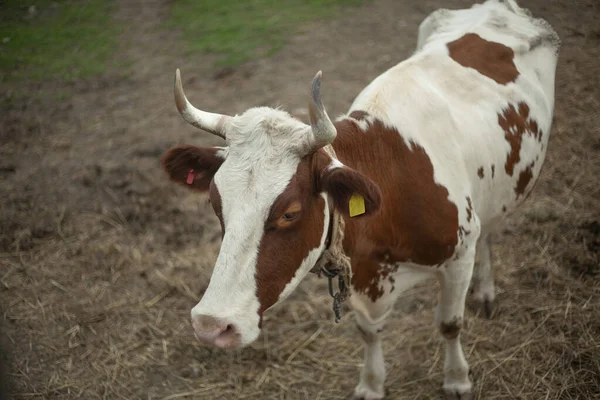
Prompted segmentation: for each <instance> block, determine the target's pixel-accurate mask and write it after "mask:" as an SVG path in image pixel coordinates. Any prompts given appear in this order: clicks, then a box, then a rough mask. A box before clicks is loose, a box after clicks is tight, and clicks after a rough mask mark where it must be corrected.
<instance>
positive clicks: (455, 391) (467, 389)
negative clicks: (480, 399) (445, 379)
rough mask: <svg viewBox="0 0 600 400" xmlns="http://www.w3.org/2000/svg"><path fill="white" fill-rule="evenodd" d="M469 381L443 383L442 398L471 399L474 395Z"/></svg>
mask: <svg viewBox="0 0 600 400" xmlns="http://www.w3.org/2000/svg"><path fill="white" fill-rule="evenodd" d="M471 387H472V385H471V382H470V381H467V382H466V383H456V384H445V385H444V386H443V387H442V391H443V395H442V399H444V400H473V399H474V396H473V393H472V392H471Z"/></svg>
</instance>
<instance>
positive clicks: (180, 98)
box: [175, 68, 231, 139]
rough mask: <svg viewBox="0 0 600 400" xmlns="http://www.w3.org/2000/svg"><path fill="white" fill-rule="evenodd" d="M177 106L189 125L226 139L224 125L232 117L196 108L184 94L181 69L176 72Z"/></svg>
mask: <svg viewBox="0 0 600 400" xmlns="http://www.w3.org/2000/svg"><path fill="white" fill-rule="evenodd" d="M175 105H176V106H177V110H179V113H180V114H181V116H182V117H183V119H185V120H186V121H187V122H188V123H190V124H191V125H193V126H195V127H197V128H200V129H204V130H205V131H208V132H210V133H213V134H215V135H217V136H220V137H222V138H223V139H225V136H226V135H225V130H224V125H225V123H226V122H227V121H228V120H229V119H230V118H231V117H229V116H227V115H221V114H213V113H209V112H206V111H202V110H198V109H197V108H196V107H194V106H193V105H192V104H191V103H190V102H189V101H188V99H187V97H185V93H183V86H182V85H181V74H180V72H179V68H177V71H176V72H175Z"/></svg>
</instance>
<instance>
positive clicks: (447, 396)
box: [442, 390, 474, 400]
mask: <svg viewBox="0 0 600 400" xmlns="http://www.w3.org/2000/svg"><path fill="white" fill-rule="evenodd" d="M442 398H443V399H444V400H473V398H474V397H473V393H471V392H467V393H458V392H447V391H445V390H444V396H443V397H442Z"/></svg>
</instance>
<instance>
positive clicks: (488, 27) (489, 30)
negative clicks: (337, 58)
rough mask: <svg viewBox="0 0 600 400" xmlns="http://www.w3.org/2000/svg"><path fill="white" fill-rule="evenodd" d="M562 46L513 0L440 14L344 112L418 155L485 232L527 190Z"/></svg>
mask: <svg viewBox="0 0 600 400" xmlns="http://www.w3.org/2000/svg"><path fill="white" fill-rule="evenodd" d="M559 46H560V42H559V39H558V36H557V35H556V33H555V32H554V30H553V29H552V28H551V27H550V25H549V24H548V23H547V22H545V21H544V20H541V19H536V18H533V17H531V16H530V15H529V13H528V12H527V11H526V10H522V9H520V8H518V6H516V4H515V3H514V2H513V1H509V2H508V3H507V4H505V3H500V2H497V1H488V2H486V3H484V4H483V5H479V6H474V7H473V8H471V9H467V10H458V11H449V10H438V11H436V12H434V13H433V14H431V15H430V16H429V17H428V18H427V19H426V20H425V21H424V22H423V23H422V24H421V26H420V29H419V40H418V46H417V51H416V52H415V54H414V55H413V56H412V57H411V58H409V59H408V60H406V61H404V62H402V63H400V64H398V65H397V66H395V67H393V68H391V69H390V70H388V71H387V72H385V73H384V74H382V75H381V76H379V77H378V78H377V79H375V80H374V81H373V82H372V83H371V84H370V85H369V86H368V87H367V88H365V90H364V91H363V92H362V93H361V94H360V95H359V96H358V97H357V99H356V100H355V102H354V104H353V105H352V107H351V111H353V110H362V111H366V112H368V113H369V114H371V115H374V116H375V117H376V118H378V119H380V120H382V121H383V122H384V123H386V124H388V125H391V126H394V127H395V128H396V129H397V130H398V131H399V132H400V134H401V135H402V136H403V137H404V139H405V140H406V141H407V142H414V143H416V144H418V145H419V146H421V147H423V148H424V149H425V150H426V151H427V153H428V155H429V157H430V158H431V160H432V163H433V165H434V169H435V180H436V181H437V182H438V183H440V184H442V185H443V186H445V187H447V188H448V191H449V198H450V200H451V201H453V202H454V203H455V204H456V205H457V206H458V209H459V214H460V215H459V217H460V219H461V220H462V219H464V218H466V216H467V215H466V214H467V209H468V208H469V207H470V205H469V204H468V203H469V201H472V204H473V208H474V210H475V212H476V213H477V215H478V217H479V218H480V219H481V222H482V223H483V224H485V223H487V222H490V221H491V220H493V219H494V218H496V217H498V216H500V215H502V214H503V213H505V212H508V211H510V210H511V209H512V208H514V207H515V206H516V205H517V204H518V203H520V201H521V200H523V199H524V198H525V197H526V196H527V195H528V193H529V192H530V191H531V189H532V188H533V185H534V183H535V180H536V179H537V176H538V175H539V171H540V169H541V166H542V163H543V160H544V155H545V151H546V147H547V141H548V137H549V133H550V127H551V121H552V114H553V107H554V75H555V69H556V62H557V56H558V49H559Z"/></svg>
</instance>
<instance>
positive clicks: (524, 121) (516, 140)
mask: <svg viewBox="0 0 600 400" xmlns="http://www.w3.org/2000/svg"><path fill="white" fill-rule="evenodd" d="M498 124H499V125H500V126H501V127H502V129H503V130H504V137H505V139H506V141H507V142H508V143H509V144H510V153H509V154H508V156H507V157H506V163H505V165H504V169H505V170H506V173H507V174H508V175H510V176H513V173H514V169H515V165H517V164H518V163H519V161H520V160H521V155H520V153H521V144H522V142H523V135H525V134H528V135H531V136H533V137H534V138H535V139H536V140H537V141H538V142H541V141H542V131H541V130H539V128H538V124H537V122H536V121H534V120H532V119H530V118H529V106H528V105H527V104H526V103H523V102H521V103H519V104H517V107H515V106H514V105H512V104H509V105H508V108H506V109H505V110H503V111H502V114H498Z"/></svg>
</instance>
